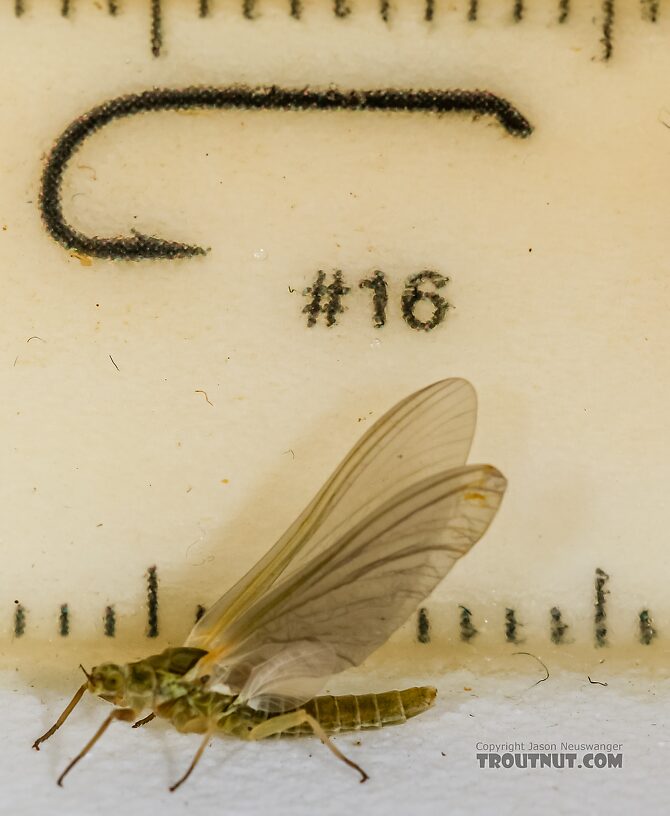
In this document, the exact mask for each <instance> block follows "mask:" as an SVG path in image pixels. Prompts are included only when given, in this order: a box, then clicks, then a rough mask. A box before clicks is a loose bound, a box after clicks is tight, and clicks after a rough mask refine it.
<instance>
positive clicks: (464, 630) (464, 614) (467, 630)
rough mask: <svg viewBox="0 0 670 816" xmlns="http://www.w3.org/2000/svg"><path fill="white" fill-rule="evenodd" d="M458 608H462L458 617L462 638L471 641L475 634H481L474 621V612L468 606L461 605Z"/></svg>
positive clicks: (467, 641)
mask: <svg viewBox="0 0 670 816" xmlns="http://www.w3.org/2000/svg"><path fill="white" fill-rule="evenodd" d="M458 608H459V609H460V610H461V611H460V614H459V617H458V622H459V626H460V629H461V640H464V641H465V642H466V643H469V642H470V641H471V640H472V638H473V637H474V636H475V635H477V634H479V632H478V630H477V629H476V628H475V625H474V624H473V622H472V612H470V610H469V609H468V608H467V606H462V605H461V606H459V607H458Z"/></svg>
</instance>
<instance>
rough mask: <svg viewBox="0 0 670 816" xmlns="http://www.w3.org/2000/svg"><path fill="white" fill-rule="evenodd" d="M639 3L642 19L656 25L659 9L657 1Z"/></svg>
mask: <svg viewBox="0 0 670 816" xmlns="http://www.w3.org/2000/svg"><path fill="white" fill-rule="evenodd" d="M641 3H642V19H643V20H648V21H649V22H650V23H657V22H658V12H659V8H660V3H659V0H641Z"/></svg>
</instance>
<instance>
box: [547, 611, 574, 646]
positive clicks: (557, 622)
mask: <svg viewBox="0 0 670 816" xmlns="http://www.w3.org/2000/svg"><path fill="white" fill-rule="evenodd" d="M549 616H550V617H551V635H550V637H551V642H552V643H555V644H556V645H557V646H558V645H560V644H561V643H563V642H564V639H565V632H566V630H567V629H568V628H569V627H568V624H567V623H564V622H563V616H562V614H561V610H560V609H559V608H558V607H557V606H552V608H551V610H550V612H549Z"/></svg>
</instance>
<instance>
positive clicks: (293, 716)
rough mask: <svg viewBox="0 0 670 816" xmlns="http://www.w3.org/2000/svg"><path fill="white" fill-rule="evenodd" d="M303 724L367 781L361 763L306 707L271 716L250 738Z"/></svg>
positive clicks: (255, 729)
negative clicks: (341, 749) (354, 759)
mask: <svg viewBox="0 0 670 816" xmlns="http://www.w3.org/2000/svg"><path fill="white" fill-rule="evenodd" d="M301 725H309V727H310V728H311V729H312V731H314V733H315V734H316V736H317V737H318V738H319V739H320V740H321V742H322V743H323V744H324V745H325V746H326V748H328V749H329V750H330V751H332V753H333V754H335V756H336V757H337V758H338V759H341V760H342V762H345V763H346V764H347V765H348V766H349V767H350V768H353V769H354V770H356V771H358V773H359V774H360V775H361V779H360V781H361V782H365V781H366V779H369V778H370V777H369V776H368V775H367V774H366V773H365V771H364V770H363V769H362V768H361V766H360V765H357V764H356V763H355V762H354V761H353V760H352V759H349V757H346V756H345V755H344V754H343V753H342V751H340V749H339V748H337V747H336V746H335V745H334V744H333V742H332V740H331V739H330V737H329V736H328V734H326V732H325V731H324V730H323V728H322V727H321V725H320V724H319V721H318V720H316V719H315V718H314V717H312V715H311V714H308V713H307V712H306V711H305V710H304V709H302V708H301V709H298V711H289V712H288V713H287V714H280V715H279V716H277V717H271V718H270V719H269V720H266V721H265V722H263V723H260V724H259V725H257V726H256V727H255V728H253V729H252V730H251V731H250V732H249V737H248V738H249V739H251V740H259V739H265V737H271V736H272V735H273V734H281V733H282V732H283V731H288V730H290V729H291V728H297V727H299V726H301Z"/></svg>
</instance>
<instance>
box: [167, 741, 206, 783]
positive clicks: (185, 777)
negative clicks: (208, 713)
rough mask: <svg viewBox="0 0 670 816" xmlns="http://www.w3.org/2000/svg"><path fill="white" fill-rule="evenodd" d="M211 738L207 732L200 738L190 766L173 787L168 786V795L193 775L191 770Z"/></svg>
mask: <svg viewBox="0 0 670 816" xmlns="http://www.w3.org/2000/svg"><path fill="white" fill-rule="evenodd" d="M213 736H214V733H213V732H212V731H208V732H207V733H206V734H205V736H204V737H203V738H202V742H201V743H200V745H199V746H198V750H197V751H196V752H195V756H194V757H193V759H192V761H191V764H190V765H189V766H188V768H187V769H186V773H185V774H184V775H183V776H181V777H180V778H179V779H178V780H177V781H176V782H175V783H174V785H170V793H174V792H175V791H176V790H177V788H178V787H179V786H180V785H183V784H184V782H186V780H187V779H188V778H189V776H190V775H191V774H192V773H193V770H194V768H195V766H196V765H197V764H198V762H200V757H201V756H202V755H203V752H204V750H205V748H206V747H207V744H208V743H209V741H210V740H211V739H212V737H213Z"/></svg>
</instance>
